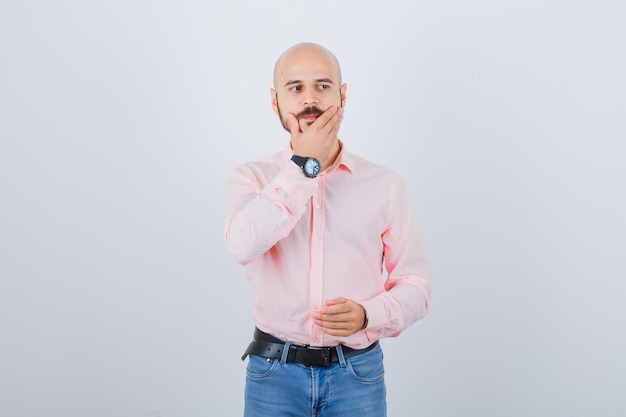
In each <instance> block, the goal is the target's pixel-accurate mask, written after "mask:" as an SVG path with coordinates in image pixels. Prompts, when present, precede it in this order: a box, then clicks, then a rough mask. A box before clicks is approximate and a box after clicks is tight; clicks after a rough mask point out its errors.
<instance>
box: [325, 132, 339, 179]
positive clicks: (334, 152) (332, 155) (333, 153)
mask: <svg viewBox="0 0 626 417" xmlns="http://www.w3.org/2000/svg"><path fill="white" fill-rule="evenodd" d="M339 152H341V142H340V141H339V139H338V138H336V139H335V142H334V143H333V146H332V147H331V148H330V152H329V153H328V158H326V160H325V161H324V162H323V163H322V167H321V168H322V171H324V170H325V169H328V168H329V167H331V166H332V165H333V164H334V163H335V160H337V157H338V156H339Z"/></svg>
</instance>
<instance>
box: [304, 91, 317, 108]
mask: <svg viewBox="0 0 626 417" xmlns="http://www.w3.org/2000/svg"><path fill="white" fill-rule="evenodd" d="M318 103H319V98H318V97H317V92H316V91H315V90H314V89H312V88H310V89H308V91H307V92H306V94H304V105H305V106H314V105H316V104H318Z"/></svg>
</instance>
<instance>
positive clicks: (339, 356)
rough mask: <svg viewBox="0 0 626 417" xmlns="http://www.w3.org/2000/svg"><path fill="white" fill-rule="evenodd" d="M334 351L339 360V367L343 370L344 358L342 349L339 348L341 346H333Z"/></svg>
mask: <svg viewBox="0 0 626 417" xmlns="http://www.w3.org/2000/svg"><path fill="white" fill-rule="evenodd" d="M335 349H337V359H339V366H341V367H342V368H344V367H345V366H346V358H345V357H344V356H343V349H342V348H341V345H337V346H335Z"/></svg>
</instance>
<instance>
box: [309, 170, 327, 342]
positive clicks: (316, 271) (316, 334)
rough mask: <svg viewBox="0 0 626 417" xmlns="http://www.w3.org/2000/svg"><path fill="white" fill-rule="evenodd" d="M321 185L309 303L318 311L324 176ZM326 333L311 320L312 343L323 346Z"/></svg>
mask: <svg viewBox="0 0 626 417" xmlns="http://www.w3.org/2000/svg"><path fill="white" fill-rule="evenodd" d="M318 181H319V186H318V188H317V192H316V193H315V194H313V197H312V201H311V208H312V210H311V216H312V217H311V252H310V259H311V275H310V279H309V282H310V283H309V290H310V292H309V294H310V299H309V305H310V306H311V307H312V309H313V310H314V311H318V310H319V309H320V307H321V306H322V305H323V303H324V299H323V297H324V282H323V278H322V277H323V264H324V258H323V250H324V245H323V243H324V239H323V236H324V225H325V219H324V210H323V207H324V184H323V178H318ZM323 341H324V335H323V332H322V331H321V329H320V327H319V326H316V325H315V324H314V323H313V322H311V336H310V344H311V345H313V346H321V345H322V344H323Z"/></svg>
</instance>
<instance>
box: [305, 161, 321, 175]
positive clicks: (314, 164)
mask: <svg viewBox="0 0 626 417" xmlns="http://www.w3.org/2000/svg"><path fill="white" fill-rule="evenodd" d="M304 173H305V174H306V175H307V177H311V178H314V177H317V174H319V173H320V161H318V160H317V159H315V158H309V159H307V160H306V162H305V163H304Z"/></svg>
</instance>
